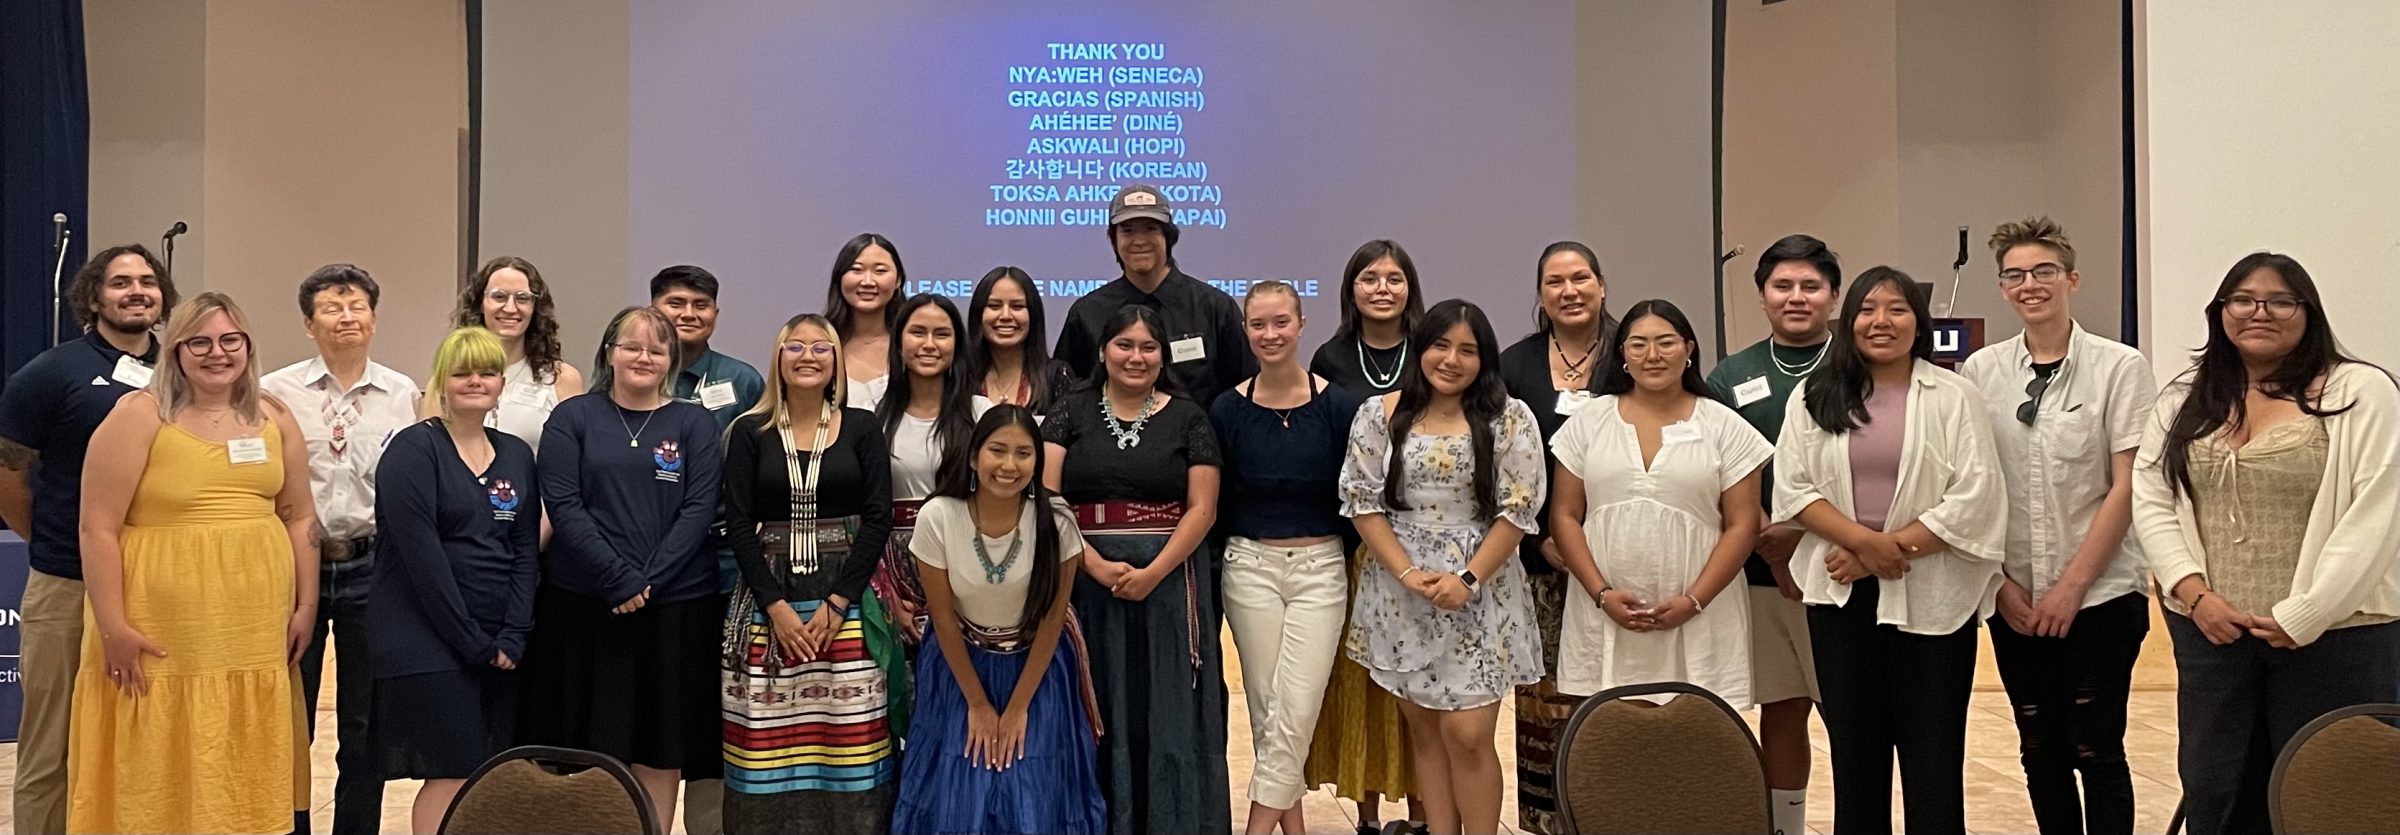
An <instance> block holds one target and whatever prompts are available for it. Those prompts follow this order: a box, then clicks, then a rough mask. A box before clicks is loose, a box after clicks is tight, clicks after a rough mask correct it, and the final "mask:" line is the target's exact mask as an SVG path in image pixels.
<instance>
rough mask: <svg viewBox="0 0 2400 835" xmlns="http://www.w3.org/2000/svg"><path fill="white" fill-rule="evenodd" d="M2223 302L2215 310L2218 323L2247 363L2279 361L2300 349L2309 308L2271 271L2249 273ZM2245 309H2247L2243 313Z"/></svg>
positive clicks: (2306, 327)
mask: <svg viewBox="0 0 2400 835" xmlns="http://www.w3.org/2000/svg"><path fill="white" fill-rule="evenodd" d="M2224 302H2225V303H2224V306H2223V307H2222V308H2220V309H2219V310H2218V311H2217V322H2218V323H2219V324H2220V325H2222V326H2223V327H2224V328H2225V336H2226V338H2228V339H2231V340H2233V347H2234V348H2236V349H2238V350H2240V351H2241V352H2242V360H2243V361H2244V362H2246V363H2250V364H2252V365H2267V364H2271V363H2275V362H2280V361H2282V359H2283V358H2284V357H2285V356H2288V355H2290V354H2291V353H2292V351H2293V349H2295V348H2298V347H2300V336H2301V334H2303V333H2305V332H2307V330H2308V313H2309V311H2308V305H2306V304H2305V303H2303V302H2301V300H2300V296H2299V295H2298V294H2296V293H2293V292H2292V285H2291V284H2290V283H2289V282H2286V281H2284V280H2283V274H2282V273H2278V272H2276V271H2275V270H2274V269H2273V268H2270V267H2260V268H2258V269H2255V270H2251V271H2250V274H2249V275H2246V276H2243V277H2242V283H2240V284H2237V285H2234V288H2233V292H2230V293H2227V294H2225V299H2224ZM2244 307H2247V308H2250V309H2249V310H2242V309H2241V308H2244Z"/></svg>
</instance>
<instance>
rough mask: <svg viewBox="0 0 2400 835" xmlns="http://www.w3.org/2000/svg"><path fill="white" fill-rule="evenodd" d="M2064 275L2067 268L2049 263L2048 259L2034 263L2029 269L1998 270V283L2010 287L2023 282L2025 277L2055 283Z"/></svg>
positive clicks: (2065, 275) (2045, 282)
mask: <svg viewBox="0 0 2400 835" xmlns="http://www.w3.org/2000/svg"><path fill="white" fill-rule="evenodd" d="M2066 277H2067V268H2065V267H2062V266H2059V265H2057V264H2053V263H2050V262H2048V261H2044V262H2042V263H2039V264H2035V265H2033V269H2030V270H2013V269H2012V270H2001V271H2000V283H2001V284H2006V285H2009V286H2012V287H2013V286H2016V285H2018V284H2022V283H2024V282H2025V279H2028V278H2031V279H2033V280H2035V281H2038V282H2041V283H2043V284H2057V283H2058V280H2059V279H2062V278H2066Z"/></svg>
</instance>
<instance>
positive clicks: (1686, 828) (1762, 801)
mask: <svg viewBox="0 0 2400 835" xmlns="http://www.w3.org/2000/svg"><path fill="white" fill-rule="evenodd" d="M1645 696H1651V697H1656V696H1667V697H1669V698H1667V700H1666V701H1665V703H1664V704H1657V703H1654V702H1655V700H1654V699H1653V700H1644V699H1642V698H1641V697H1645ZM1557 768H1558V813H1559V823H1560V826H1561V827H1562V828H1563V829H1564V830H1565V831H1566V832H1567V833H1575V834H1576V835H1599V834H1600V833H1618V832H1622V833H1653V835H1732V834H1733V833H1757V835H1766V833H1768V832H1770V831H1772V830H1773V829H1774V814H1773V811H1772V808H1771V805H1770V804H1771V802H1772V801H1771V799H1770V795H1769V794H1768V792H1767V773H1766V768H1765V766H1764V765H1763V764H1762V763H1761V762H1760V761H1759V755H1758V739H1757V738H1756V737H1753V736H1751V735H1750V726H1749V725H1748V724H1747V723H1744V722H1743V721H1742V717H1741V714H1739V713H1736V712H1735V711H1734V709H1733V707H1732V706H1731V705H1727V704H1726V703H1725V701H1724V700H1723V699H1719V698H1717V696H1716V694H1714V693H1711V692H1708V691H1707V690H1706V689H1703V688H1700V687H1697V686H1694V685H1691V684H1685V683H1682V682H1663V683H1658V684H1639V685H1631V686H1627V687H1616V688H1611V689H1608V690H1604V691H1601V692H1599V693H1596V694H1593V695H1592V697H1591V698H1588V699H1585V700H1584V701H1583V704H1581V705H1577V706H1576V708H1575V713H1574V714H1573V715H1571V716H1569V717H1568V718H1567V723H1566V726H1565V727H1564V728H1562V729H1560V731H1559V737H1558V766H1557Z"/></svg>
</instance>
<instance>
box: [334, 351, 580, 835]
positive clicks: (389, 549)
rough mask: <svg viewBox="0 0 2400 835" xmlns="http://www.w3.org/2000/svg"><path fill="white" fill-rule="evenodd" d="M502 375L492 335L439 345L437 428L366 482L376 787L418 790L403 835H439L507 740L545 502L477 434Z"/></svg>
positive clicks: (393, 454)
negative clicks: (379, 772)
mask: <svg viewBox="0 0 2400 835" xmlns="http://www.w3.org/2000/svg"><path fill="white" fill-rule="evenodd" d="M507 362H508V356H507V353H506V352H505V351H503V350H502V349H501V346H500V337H499V336H497V335H494V334H493V333H492V332H491V331H488V330H485V329H483V328H480V327H467V328H460V329H458V330H455V331H452V332H450V335H449V337H447V338H445V339H443V340H442V345H441V348H440V349H439V350H437V351H436V352H435V353H434V356H433V375H432V377H430V378H429V379H428V382H427V387H428V388H429V389H431V391H429V392H428V393H427V400H428V401H429V402H428V404H427V405H428V406H429V409H428V411H429V412H431V413H433V414H434V415H435V417H432V418H428V419H426V420H424V421H421V422H418V423H416V424H415V425H412V426H409V427H406V428H403V429H401V430H400V431H399V432H398V433H395V434H394V435H392V439H391V441H389V442H388V443H386V444H385V446H384V450H383V458H382V462H381V463H380V464H379V465H377V470H376V474H375V524H376V530H380V531H383V532H384V534H383V538H382V539H381V540H380V541H379V543H378V545H377V548H376V556H377V557H378V559H377V560H376V561H375V574H376V576H375V591H374V595H373V596H372V597H371V598H369V600H368V602H367V611H368V616H367V624H368V631H367V645H368V647H369V650H370V655H371V658H372V664H373V666H374V669H375V689H374V694H375V697H374V702H375V704H374V709H373V715H374V717H375V724H374V727H375V728H376V735H377V736H378V737H379V739H378V745H377V747H378V748H380V749H381V751H382V754H381V756H382V760H383V764H382V766H381V768H382V769H383V779H386V780H423V781H425V786H424V788H423V789H422V790H421V791H419V792H417V800H416V805H415V808H414V809H413V811H412V814H411V818H410V819H411V821H412V822H413V824H414V828H413V829H412V830H411V831H414V832H432V831H435V830H436V829H439V828H440V826H441V821H442V814H443V812H445V811H446V810H448V809H449V808H450V800H451V798H453V797H456V796H457V795H458V789H459V786H460V785H461V784H462V783H463V782H465V779H466V778H467V776H468V775H470V774H472V773H474V771H475V768H476V767H477V766H479V765H482V764H483V761H484V760H486V759H489V758H491V756H492V755H493V754H497V753H500V752H501V751H502V750H504V749H506V748H508V746H509V741H510V740H511V739H513V738H514V737H515V735H516V717H517V674H516V673H515V672H513V671H514V670H515V669H516V668H517V663H518V662H519V661H522V660H524V658H525V638H526V634H527V633H529V632H531V631H532V630H533V586H534V583H535V581H536V578H537V577H538V576H539V568H540V566H539V563H538V555H539V553H540V546H539V544H538V543H539V540H540V538H541V525H542V499H541V487H540V485H539V484H537V483H535V477H534V469H533V447H531V446H528V445H526V443H525V442H524V441H522V440H518V439H517V437H516V436H514V435H510V434H507V433H504V432H501V431H500V430H498V429H491V428H487V427H485V426H484V425H483V418H484V416H485V415H487V414H490V413H491V411H492V408H493V406H495V405H496V404H498V403H499V402H500V390H501V387H502V384H503V383H502V379H501V369H502V366H504V365H506V364H507Z"/></svg>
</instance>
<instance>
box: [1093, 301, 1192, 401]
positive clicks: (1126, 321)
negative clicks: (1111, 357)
mask: <svg viewBox="0 0 2400 835" xmlns="http://www.w3.org/2000/svg"><path fill="white" fill-rule="evenodd" d="M1137 324H1138V325H1141V326H1143V327H1146V328H1149V329H1150V338H1152V339H1155V340H1158V360H1159V362H1158V383H1157V386H1156V387H1157V389H1158V390H1159V392H1160V393H1163V394H1165V395H1167V396H1169V397H1190V396H1191V395H1188V394H1185V393H1184V391H1183V384H1181V383H1178V382H1176V381H1175V375H1174V374H1172V373H1170V372H1169V371H1168V370H1167V352H1168V348H1167V324H1166V322H1165V321H1164V320H1161V319H1159V318H1158V311H1155V310H1151V309H1150V308H1149V307H1147V306H1144V305H1138V304H1129V305H1125V306H1124V307H1120V308H1117V312H1116V313H1114V314H1111V315H1110V316H1109V317H1108V321H1107V322H1104V323H1102V324H1101V325H1100V350H1099V354H1098V355H1097V356H1094V357H1092V368H1093V369H1094V371H1093V373H1092V379H1091V380H1090V381H1089V382H1086V383H1084V385H1083V387H1084V388H1085V389H1089V390H1092V391H1099V390H1100V389H1101V387H1102V386H1105V385H1107V384H1108V343H1111V342H1115V341H1116V339H1117V335H1118V334H1122V333H1124V332H1125V331H1126V330H1127V329H1129V328H1132V327H1133V326H1134V325H1137ZM1200 407H1201V408H1202V409H1206V408H1208V404H1206V403H1202V404H1200Z"/></svg>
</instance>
